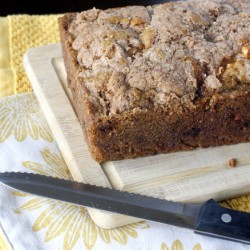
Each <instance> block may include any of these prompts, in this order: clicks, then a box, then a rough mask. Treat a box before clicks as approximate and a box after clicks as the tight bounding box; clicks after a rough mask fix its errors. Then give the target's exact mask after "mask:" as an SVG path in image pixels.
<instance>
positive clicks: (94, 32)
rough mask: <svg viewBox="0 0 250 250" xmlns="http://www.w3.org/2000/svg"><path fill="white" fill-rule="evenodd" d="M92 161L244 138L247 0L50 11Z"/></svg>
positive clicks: (248, 78)
mask: <svg viewBox="0 0 250 250" xmlns="http://www.w3.org/2000/svg"><path fill="white" fill-rule="evenodd" d="M59 27H60V33H61V41H62V49H63V56H64V61H65V66H66V71H67V76H68V83H69V87H70V89H71V91H72V94H73V102H74V106H75V110H76V113H77V116H78V119H79V121H80V123H81V126H82V127H83V130H84V133H85V138H86V140H87V142H88V145H89V148H90V151H91V154H92V156H93V158H94V159H95V160H96V161H98V162H103V161H107V160H118V159H124V158H134V157H139V156H147V155H153V154H158V153H166V152H174V151H179V150H190V149H193V148H195V147H209V146H218V145H225V144H234V143H240V142H247V141H250V95H249V93H250V1H249V0H241V1H238V0H189V1H182V2H172V3H165V4H161V5H154V6H148V7H143V6H128V7H124V8H117V9H107V10H99V9H95V8H93V9H91V10H88V11H83V12H81V13H70V14H66V15H65V16H63V17H62V18H60V19H59Z"/></svg>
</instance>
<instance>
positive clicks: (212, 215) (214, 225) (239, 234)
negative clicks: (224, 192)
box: [195, 199, 250, 244]
mask: <svg viewBox="0 0 250 250" xmlns="http://www.w3.org/2000/svg"><path fill="white" fill-rule="evenodd" d="M195 233H198V234H203V235H206V236H212V237H216V238H221V239H227V240H232V241H236V242H241V243H247V244H250V213H245V212H240V211H235V210H232V209H228V208H224V207H221V206H220V205H219V204H218V203H217V202H215V201H214V200H213V199H211V200H208V201H207V202H206V203H204V204H203V205H202V206H201V209H200V211H199V214H198V218H197V223H196V226H195Z"/></svg>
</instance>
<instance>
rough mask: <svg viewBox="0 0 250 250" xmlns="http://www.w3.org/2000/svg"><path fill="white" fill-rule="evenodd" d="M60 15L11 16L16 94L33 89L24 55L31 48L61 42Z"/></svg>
mask: <svg viewBox="0 0 250 250" xmlns="http://www.w3.org/2000/svg"><path fill="white" fill-rule="evenodd" d="M59 16H60V15H42V16H36V15H11V16H8V19H9V32H10V59H11V66H12V68H13V71H14V80H15V83H14V84H15V86H14V88H15V92H16V93H22V92H29V91H32V88H31V86H30V84H29V81H28V79H27V77H26V74H25V72H24V69H23V63H22V61H23V55H24V53H25V52H26V51H27V50H28V49H29V48H31V47H36V46H41V45H45V44H49V43H56V42H59V30H58V23H57V19H58V17H59Z"/></svg>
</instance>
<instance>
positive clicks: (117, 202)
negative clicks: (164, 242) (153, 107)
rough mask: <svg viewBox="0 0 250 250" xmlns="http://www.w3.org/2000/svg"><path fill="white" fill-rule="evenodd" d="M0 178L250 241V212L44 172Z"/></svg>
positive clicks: (93, 205) (65, 198)
mask: <svg viewBox="0 0 250 250" xmlns="http://www.w3.org/2000/svg"><path fill="white" fill-rule="evenodd" d="M0 182H1V183H2V184H4V185H6V186H9V187H11V188H14V189H18V190H21V191H23V192H27V193H30V194H35V195H38V196H42V197H47V198H52V199H56V200H60V201H64V202H69V203H73V204H77V205H83V206H87V207H91V208H96V209H101V210H106V211H110V212H115V213H120V214H125V215H129V216H133V217H138V218H142V219H147V220H151V221H157V222H161V223H165V224H171V225H175V226H179V227H185V228H189V229H193V230H194V232H195V233H198V234H202V235H206V236H212V237H216V238H221V239H226V240H232V241H236V242H240V243H246V244H250V213H245V212H240V211H235V210H231V209H227V208H223V207H221V206H220V205H219V204H218V203H216V202H215V201H214V200H213V199H210V200H208V201H206V202H205V203H203V204H200V205H197V204H190V203H180V202H173V201H167V200H162V199H158V198H153V197H148V196H144V195H140V194H134V193H128V192H123V191H118V190H114V189H109V188H103V187H99V186H94V185H90V184H84V183H79V182H76V181H69V180H64V179H58V178H53V177H49V176H44V175H38V174H31V173H19V172H4V173H0Z"/></svg>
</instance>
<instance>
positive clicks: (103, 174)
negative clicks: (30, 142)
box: [24, 44, 250, 228]
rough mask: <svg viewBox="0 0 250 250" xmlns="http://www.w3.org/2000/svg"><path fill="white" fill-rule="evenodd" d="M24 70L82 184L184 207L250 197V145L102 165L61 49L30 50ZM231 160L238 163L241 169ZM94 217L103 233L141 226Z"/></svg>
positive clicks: (94, 213) (100, 215) (105, 214)
mask: <svg viewBox="0 0 250 250" xmlns="http://www.w3.org/2000/svg"><path fill="white" fill-rule="evenodd" d="M24 67H25V70H26V72H27V75H28V77H29V80H30V82H31V84H32V87H33V89H34V92H35V94H36V96H37V99H38V101H39V103H40V106H41V108H42V110H43V111H44V114H45V116H46V119H47V121H48V123H49V125H50V127H51V130H52V132H53V134H54V137H55V139H56V141H57V143H58V146H59V148H60V150H61V152H62V154H63V156H64V159H65V161H66V163H67V165H68V167H69V170H70V172H71V174H72V176H73V178H74V179H75V180H76V181H80V182H85V183H90V184H96V185H100V186H104V187H110V188H114V189H119V190H126V191H130V192H135V193H142V194H147V195H150V196H154V197H159V198H162V199H168V200H174V201H183V202H202V201H205V200H207V199H209V198H215V199H216V200H222V199H227V198H230V197H234V196H238V195H242V194H246V193H250V143H245V144H238V145H232V146H222V147H216V148H207V149H196V150H193V151H189V152H178V153H170V154H164V155H157V156H151V157H145V158H139V159H134V160H122V161H113V162H105V163H104V164H102V165H100V164H98V163H97V162H95V161H94V160H93V159H92V158H91V156H90V154H89V151H88V148H87V145H86V143H85V141H84V137H83V133H82V129H81V127H80V124H79V122H78V120H77V117H76V115H75V113H74V110H73V108H72V105H71V101H72V100H71V94H70V91H69V89H68V87H67V84H66V73H65V68H64V64H63V59H62V54H61V47H60V44H52V45H48V46H43V47H37V48H32V49H30V50H29V51H28V52H27V53H26V54H25V57H24ZM230 159H236V163H237V164H236V166H235V167H230V166H229V160H230ZM89 213H90V216H91V217H92V219H93V220H94V222H95V223H96V224H97V225H98V226H100V227H103V228H114V227H118V226H122V225H126V224H130V223H133V222H136V221H140V219H137V218H132V217H128V216H123V215H118V214H113V213H108V212H104V211H100V210H97V209H92V208H91V209H89Z"/></svg>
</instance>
